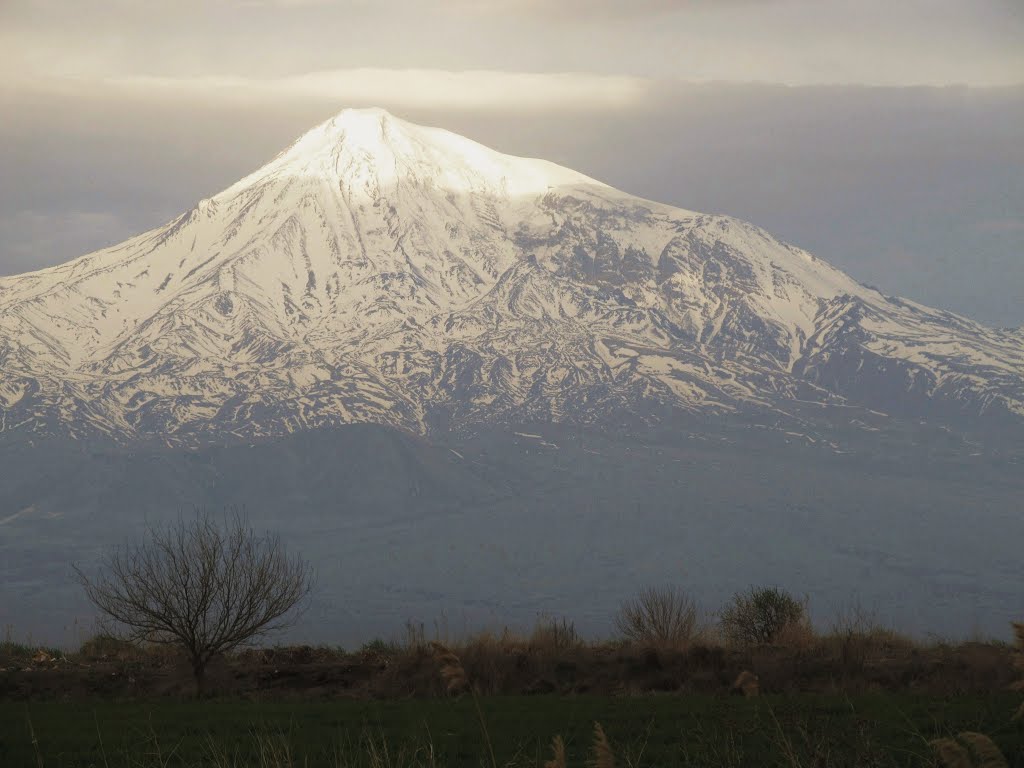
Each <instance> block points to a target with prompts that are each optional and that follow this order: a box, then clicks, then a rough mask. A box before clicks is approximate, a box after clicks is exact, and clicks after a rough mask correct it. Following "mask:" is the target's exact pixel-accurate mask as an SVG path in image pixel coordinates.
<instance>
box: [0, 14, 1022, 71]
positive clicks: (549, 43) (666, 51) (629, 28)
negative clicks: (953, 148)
mask: <svg viewBox="0 0 1024 768" xmlns="http://www.w3.org/2000/svg"><path fill="white" fill-rule="evenodd" d="M240 3H245V4H244V5H243V4H240ZM1022 37H1024V14H1022V13H1021V6H1020V4H1014V3H1010V2H1008V0H977V2H971V3H966V2H963V0H904V1H903V2H900V3H892V2H889V0H831V1H830V2H825V1H823V0H725V1H719V2H710V0H678V1H676V2H672V1H671V0H637V2H621V1H620V0H561V1H560V2H548V0H543V1H542V0H435V2H424V1H423V0H378V1H377V2H362V1H359V0H347V1H346V2H283V0H261V1H260V2H257V3H256V4H252V2H249V1H248V0H219V1H218V2H200V1H199V0H183V2H181V3H164V2H156V1H155V0H141V1H140V2H129V0H98V1H97V2H90V3H81V2H77V0H76V1H72V0H38V2H32V3H30V2H27V0H8V1H7V2H6V3H5V4H3V6H2V8H0V65H2V66H0V72H2V73H3V74H2V75H0V80H3V79H8V80H9V79H13V78H24V77H26V76H28V75H34V76H40V75H65V76H67V75H71V76H89V77H94V78H98V77H124V76H135V75H147V76H159V77H189V76H197V75H201V76H206V77H231V76H237V77H246V78H275V77H284V76H293V75H297V74H301V73H307V72H313V71H321V70H336V69H352V68H367V67H369V68H378V69H382V68H390V69H410V68H411V69H439V70H449V71H466V70H504V71H509V72H532V73H543V72H547V73H551V72H570V71H571V72H589V73H599V74H610V75H631V76H637V77H650V78H658V79H672V78H675V79H686V80H739V81H765V82H786V83H793V84H808V83H826V82H858V83H869V84H891V85H904V84H913V83H929V84H944V83H950V82H964V83H968V84H972V85H998V84H1012V83H1017V82H1021V81H1024V48H1022V47H1021V46H1020V40H1021V39H1022Z"/></svg>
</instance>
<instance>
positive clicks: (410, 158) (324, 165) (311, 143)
mask: <svg viewBox="0 0 1024 768" xmlns="http://www.w3.org/2000/svg"><path fill="white" fill-rule="evenodd" d="M288 176H296V177H313V178H319V179H326V180H334V179H338V178H341V179H346V180H348V181H349V182H352V181H354V180H356V179H359V180H362V181H363V182H365V183H369V184H375V185H377V186H383V187H390V186H393V185H395V184H397V183H399V181H406V182H408V183H412V184H420V185H425V186H432V187H436V188H437V189H440V190H444V191H446V192H453V193H457V194H472V193H482V194H497V195H499V196H503V197H517V196H530V195H538V194H543V193H545V192H547V191H548V190H550V189H553V188H557V187H564V186H572V185H596V186H599V187H605V186H606V185H604V184H601V183H600V182H598V181H595V180H594V179H591V178H589V177H587V176H584V175H583V174H581V173H577V172H575V171H572V170H570V169H568V168H562V167H560V166H558V165H555V164H554V163H549V162H547V161H544V160H536V159H530V158H519V157H512V156H510V155H503V154H501V153H499V152H495V151H494V150H492V149H489V148H488V147H485V146H483V145H482V144H478V143H476V142H474V141H470V140H469V139H466V138H464V137H462V136H459V135H457V134H454V133H451V132H449V131H446V130H443V129H440V128H426V127H422V126H418V125H414V124H413V123H409V122H406V121H405V120H401V119H399V118H397V117H395V116H394V115H391V114H390V113H388V112H387V111H385V110H383V109H376V108H374V109H346V110H343V111H342V112H341V113H339V114H338V115H336V116H335V117H332V118H331V119H329V120H327V121H325V122H323V123H321V124H320V125H318V126H317V127H315V128H313V129H312V130H310V131H308V132H307V133H306V134H304V135H303V136H301V137H300V138H299V139H298V140H297V141H296V142H295V143H294V144H292V145H291V146H290V147H289V148H288V149H287V150H285V151H284V152H283V153H281V154H280V155H279V156H278V157H277V158H275V159H274V160H273V161H272V162H271V163H270V164H268V165H267V166H265V167H264V168H263V169H261V170H260V171H258V172H257V173H256V174H254V175H253V176H250V177H247V178H246V179H243V180H242V181H241V182H240V183H239V184H237V185H235V186H233V187H231V188H230V189H229V190H227V192H226V193H225V194H227V195H228V196H230V194H231V193H235V192H238V191H239V190H241V189H244V188H245V187H247V186H249V185H251V184H253V183H254V182H257V181H259V180H261V179H265V178H268V177H288Z"/></svg>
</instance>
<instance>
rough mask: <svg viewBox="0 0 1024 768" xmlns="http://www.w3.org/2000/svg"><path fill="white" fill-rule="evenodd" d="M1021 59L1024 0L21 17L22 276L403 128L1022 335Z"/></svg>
mask: <svg viewBox="0 0 1024 768" xmlns="http://www.w3.org/2000/svg"><path fill="white" fill-rule="evenodd" d="M1022 41H1024V2H1020V0H901V1H900V2H894V1H893V0H886V1H885V2H882V1H881V0H630V1H629V2H626V1H625V0H373V1H372V2H371V0H337V1H335V2H332V1H331V0H176V1H174V2H172V1H171V0H168V1H167V2H160V1H159V0H94V1H93V2H88V3H83V2H80V0H34V1H31V2H30V1H29V0H0V114H2V115H3V119H2V120H0V274H5V273H6V274H9V273H16V272H20V271H25V270H29V269H32V268H37V267H40V266H45V265H49V264H54V263H58V262H61V261H64V260H66V259H69V258H72V257H74V256H77V255H80V254H82V253H85V252H87V251H89V250H92V249H95V248H98V247H101V246H103V245H108V244H111V243H114V242H117V241H120V240H122V239H124V238H126V237H128V236H130V235H132V234H135V233H137V232H139V231H141V230H144V229H147V228H150V227H153V226H156V225H158V224H160V223H162V222H164V221H166V220H167V219H169V218H171V217H172V216H174V215H176V214H177V213H180V212H181V211H182V210H185V209H186V208H188V207H189V206H191V205H192V204H194V202H195V201H196V200H198V199H200V198H202V197H205V196H208V195H210V194H213V193H215V192H217V191H218V190H219V189H221V188H223V187H225V186H227V185H229V184H230V183H232V182H233V181H235V180H236V179H238V178H239V177H241V176H242V175H243V174H245V173H247V172H249V171H251V170H253V169H254V168H255V167H257V166H259V165H260V164H262V163H263V162H265V161H266V160H268V159H269V158H270V157H272V156H273V155H274V154H275V153H276V152H277V151H278V150H279V149H281V148H282V147H283V146H285V145H287V144H288V143H290V141H291V140H293V139H294V138H295V137H296V136H297V135H298V134H299V133H301V132H302V131H304V130H306V129H308V128H309V127H311V126H312V125H313V124H315V123H316V122H319V121H320V120H322V119H325V118H326V117H328V116H330V115H331V114H333V113H335V112H337V111H338V110H340V109H341V108H343V107H346V106H371V105H379V106H384V107H387V108H389V109H391V110H392V111H394V112H395V113H397V114H399V115H401V116H404V117H407V118H409V119H412V120H415V121H419V122H427V123H431V124H435V125H441V126H443V127H446V128H449V129H452V130H455V131H458V132H460V133H463V134H465V135H468V136H470V137H471V138H474V139H476V140H478V141H482V142H483V143H485V144H489V145H491V146H494V147H495V148H497V149H500V150H503V151H507V152H512V153H515V154H525V155H533V156H542V157H546V158H548V159H550V160H553V161H555V162H559V163H562V164H565V165H569V166H572V167H574V168H576V169H578V170H580V171H583V172H585V173H587V174H589V175H592V176H596V177H598V178H601V179H602V180H605V181H607V182H609V183H611V184H614V185H615V186H618V187H621V188H623V189H626V190H627V191H630V192H633V193H636V194H639V195H642V196H645V197H650V198H655V199H659V200H662V201H665V202H669V203H674V204H678V205H681V206H685V207H688V208H694V209H697V210H710V211H719V212H725V213H730V214H734V215H737V216H740V217H742V218H745V219H748V220H751V221H753V222H755V223H757V224H760V225H762V226H764V227H766V228H767V229H769V230H771V231H773V232H774V233H776V234H777V235H779V236H781V237H783V238H785V239H788V240H790V241H792V242H795V243H796V244H798V245H801V246H803V247H806V248H808V249H810V250H812V251H814V252H815V253H817V254H818V255H819V256H821V257H822V258H825V259H827V260H829V261H832V262H833V263H835V264H837V265H838V266H840V267H842V268H843V269H845V270H847V271H848V272H850V273H851V274H852V275H853V276H854V277H856V278H858V279H861V280H863V281H865V282H869V283H872V284H875V285H878V286H879V287H880V288H882V289H883V290H884V291H885V292H887V293H898V294H901V295H905V296H909V297H911V298H915V299H918V300H920V301H924V302H926V303H930V304H934V305H937V306H941V307H944V308H948V309H953V310H956V311H959V312H962V313H964V314H967V315H971V316H973V317H976V318H978V319H979V320H982V321H984V322H988V323H992V324H1000V325H1020V324H1024V300H1022V299H1021V297H1022V296H1024V85H1022V84H1024V45H1022Z"/></svg>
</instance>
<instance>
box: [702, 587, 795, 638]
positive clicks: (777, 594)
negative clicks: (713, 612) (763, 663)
mask: <svg viewBox="0 0 1024 768" xmlns="http://www.w3.org/2000/svg"><path fill="white" fill-rule="evenodd" d="M720 626H721V630H722V635H723V637H724V638H725V640H726V642H728V643H729V644H730V645H735V646H739V647H743V648H749V647H753V646H759V645H773V644H777V643H781V642H782V640H783V638H785V637H787V636H788V637H789V638H790V639H791V640H792V639H794V638H806V637H807V633H812V630H811V627H810V620H809V618H808V616H807V599H806V598H804V599H803V600H799V599H797V598H795V597H793V595H791V594H789V593H788V592H786V591H785V590H783V589H780V588H778V587H751V588H750V589H749V590H748V591H746V592H737V593H736V594H735V595H733V598H732V600H731V601H730V602H729V604H728V605H727V606H726V607H725V610H724V611H722V616H721V620H720ZM812 636H813V634H812Z"/></svg>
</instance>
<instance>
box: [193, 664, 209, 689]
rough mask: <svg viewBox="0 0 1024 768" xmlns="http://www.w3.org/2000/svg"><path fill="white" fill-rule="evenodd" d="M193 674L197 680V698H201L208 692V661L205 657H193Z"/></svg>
mask: <svg viewBox="0 0 1024 768" xmlns="http://www.w3.org/2000/svg"><path fill="white" fill-rule="evenodd" d="M192 676H193V677H194V678H195V681H196V698H197V699H201V698H202V697H203V694H204V693H205V692H206V662H205V661H204V660H203V659H201V658H193V659H192Z"/></svg>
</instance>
